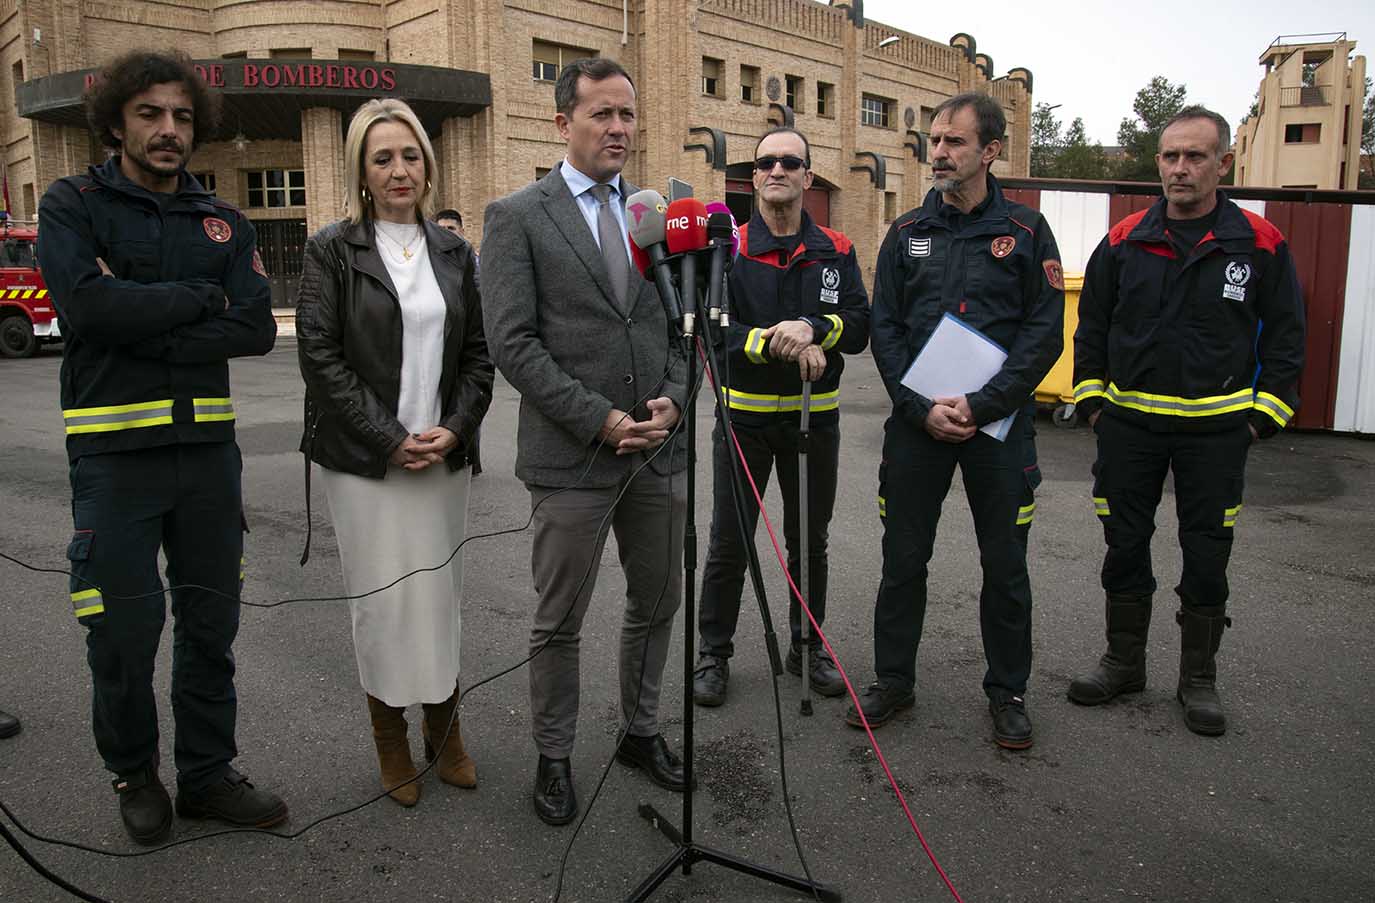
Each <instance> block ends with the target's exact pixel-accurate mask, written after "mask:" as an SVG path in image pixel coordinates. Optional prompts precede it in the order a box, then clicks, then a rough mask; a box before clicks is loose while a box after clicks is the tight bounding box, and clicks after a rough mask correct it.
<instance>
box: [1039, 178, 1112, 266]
mask: <svg viewBox="0 0 1375 903" xmlns="http://www.w3.org/2000/svg"><path fill="white" fill-rule="evenodd" d="M1108 201H1109V196H1108V195H1106V194H1098V193H1092V194H1091V193H1089V192H1084V191H1042V192H1041V215H1042V216H1044V217H1045V218H1046V222H1048V223H1050V231H1052V232H1054V233H1055V241H1056V243H1057V244H1059V246H1060V264H1061V265H1062V266H1063V267H1064V268H1065V272H1067V273H1082V272H1084V267H1086V266H1088V262H1089V256H1090V255H1091V254H1093V249H1094V248H1096V247H1098V243H1099V242H1100V241H1102V240H1103V236H1104V235H1106V234H1107V233H1108Z"/></svg>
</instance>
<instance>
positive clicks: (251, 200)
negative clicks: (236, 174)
mask: <svg viewBox="0 0 1375 903" xmlns="http://www.w3.org/2000/svg"><path fill="white" fill-rule="evenodd" d="M244 175H245V176H247V177H248V206H249V207H304V206H305V203H306V171H305V170H304V169H263V170H255V171H253V172H247V173H244Z"/></svg>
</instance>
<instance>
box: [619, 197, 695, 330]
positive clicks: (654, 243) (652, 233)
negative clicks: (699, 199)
mask: <svg viewBox="0 0 1375 903" xmlns="http://www.w3.org/2000/svg"><path fill="white" fill-rule="evenodd" d="M667 210H668V203H667V202H666V201H664V196H663V195H662V194H660V193H659V192H657V191H655V190H654V189H652V188H645V189H643V190H641V191H637V192H635V193H634V194H632V195H631V196H630V197H628V198H626V200H625V214H626V218H627V220H628V221H629V224H630V228H629V232H630V244H631V247H632V248H633V249H635V250H636V251H639V252H641V253H642V254H644V255H646V256H648V258H649V265H650V266H652V267H653V268H654V277H653V278H654V286H655V288H657V289H658V290H659V301H660V302H662V303H663V305H664V313H666V314H667V315H668V319H669V322H670V323H677V322H678V321H679V320H682V319H683V307H682V304H681V302H680V301H679V300H678V291H677V290H676V289H675V288H674V287H673V272H672V270H670V269H669V266H668V261H667V260H665V259H664V256H665V255H664V223H665V220H664V214H665V212H666V211H667ZM635 265H636V266H640V259H639V257H638V256H636V258H635ZM640 272H641V273H644V268H643V267H642V268H641V269H640ZM646 278H649V277H648V276H646Z"/></svg>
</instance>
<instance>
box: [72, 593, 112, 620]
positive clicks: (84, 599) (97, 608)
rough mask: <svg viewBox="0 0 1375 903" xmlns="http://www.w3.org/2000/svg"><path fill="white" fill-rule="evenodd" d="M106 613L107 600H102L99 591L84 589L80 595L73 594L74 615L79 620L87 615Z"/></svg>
mask: <svg viewBox="0 0 1375 903" xmlns="http://www.w3.org/2000/svg"><path fill="white" fill-rule="evenodd" d="M104 611H105V600H104V599H103V598H101V595H100V590H98V589H83V590H82V591H81V592H79V593H72V614H74V615H76V616H77V617H78V618H84V617H86V616H87V615H98V614H101V613H102V612H104Z"/></svg>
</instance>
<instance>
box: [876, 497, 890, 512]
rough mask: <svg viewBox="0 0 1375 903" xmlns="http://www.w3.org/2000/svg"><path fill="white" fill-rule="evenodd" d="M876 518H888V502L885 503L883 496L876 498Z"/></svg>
mask: <svg viewBox="0 0 1375 903" xmlns="http://www.w3.org/2000/svg"><path fill="white" fill-rule="evenodd" d="M878 516H879V517H887V516H888V502H887V500H886V499H884V497H883V496H879V497H878Z"/></svg>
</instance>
